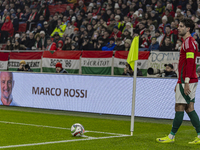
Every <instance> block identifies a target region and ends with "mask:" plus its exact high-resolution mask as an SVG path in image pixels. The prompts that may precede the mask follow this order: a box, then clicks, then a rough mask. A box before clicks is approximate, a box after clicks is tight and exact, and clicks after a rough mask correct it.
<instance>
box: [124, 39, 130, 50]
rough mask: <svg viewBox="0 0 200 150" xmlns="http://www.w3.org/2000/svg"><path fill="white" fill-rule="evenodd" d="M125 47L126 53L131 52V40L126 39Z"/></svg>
mask: <svg viewBox="0 0 200 150" xmlns="http://www.w3.org/2000/svg"><path fill="white" fill-rule="evenodd" d="M124 46H125V49H124V50H125V51H129V50H130V47H131V40H130V39H126V41H125V44H124Z"/></svg>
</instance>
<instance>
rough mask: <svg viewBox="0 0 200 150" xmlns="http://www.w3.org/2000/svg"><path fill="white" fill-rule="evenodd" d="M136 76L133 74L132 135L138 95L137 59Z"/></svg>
mask: <svg viewBox="0 0 200 150" xmlns="http://www.w3.org/2000/svg"><path fill="white" fill-rule="evenodd" d="M134 70H135V71H134V76H133V96H132V110H131V136H133V131H134V119H135V95H136V77H137V60H136V61H135V65H134Z"/></svg>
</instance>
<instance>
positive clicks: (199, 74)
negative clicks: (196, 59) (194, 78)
mask: <svg viewBox="0 0 200 150" xmlns="http://www.w3.org/2000/svg"><path fill="white" fill-rule="evenodd" d="M197 75H198V78H200V66H199V67H198V68H197Z"/></svg>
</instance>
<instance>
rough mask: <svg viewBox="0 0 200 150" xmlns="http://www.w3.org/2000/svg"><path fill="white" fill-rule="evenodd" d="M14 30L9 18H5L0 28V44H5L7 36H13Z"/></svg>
mask: <svg viewBox="0 0 200 150" xmlns="http://www.w3.org/2000/svg"><path fill="white" fill-rule="evenodd" d="M13 32H14V29H13V24H12V22H11V20H10V17H9V16H7V17H6V20H5V23H4V24H3V26H2V27H1V43H5V42H6V41H7V40H8V36H9V35H11V36H12V35H13Z"/></svg>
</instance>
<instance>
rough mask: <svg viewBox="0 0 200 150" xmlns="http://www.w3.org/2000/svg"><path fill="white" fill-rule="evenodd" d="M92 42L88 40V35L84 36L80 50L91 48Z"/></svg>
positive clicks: (92, 47)
mask: <svg viewBox="0 0 200 150" xmlns="http://www.w3.org/2000/svg"><path fill="white" fill-rule="evenodd" d="M93 49H94V46H93V42H92V41H90V38H89V37H88V36H85V37H84V38H83V44H82V50H93Z"/></svg>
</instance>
